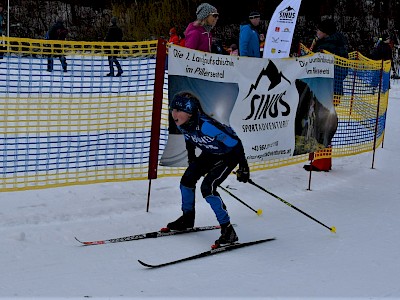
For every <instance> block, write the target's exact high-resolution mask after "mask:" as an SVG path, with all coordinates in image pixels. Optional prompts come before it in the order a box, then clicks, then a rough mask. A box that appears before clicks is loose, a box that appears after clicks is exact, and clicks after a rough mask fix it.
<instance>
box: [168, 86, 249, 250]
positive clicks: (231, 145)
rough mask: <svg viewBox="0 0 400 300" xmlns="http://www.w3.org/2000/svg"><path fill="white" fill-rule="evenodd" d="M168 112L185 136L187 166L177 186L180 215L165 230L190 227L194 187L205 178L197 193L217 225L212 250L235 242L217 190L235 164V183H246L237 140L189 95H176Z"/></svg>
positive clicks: (246, 175)
mask: <svg viewBox="0 0 400 300" xmlns="http://www.w3.org/2000/svg"><path fill="white" fill-rule="evenodd" d="M170 111H171V115H172V118H173V120H174V122H175V124H176V125H177V127H178V129H179V130H180V131H181V132H182V133H183V135H184V136H185V141H186V149H187V150H188V159H189V166H188V168H187V169H186V171H185V173H184V174H183V176H182V178H181V182H180V190H181V195H182V212H183V215H182V216H181V217H179V218H178V219H177V220H176V221H174V222H171V223H169V224H168V225H167V228H168V229H169V230H185V229H187V228H192V227H193V226H194V219H195V189H196V183H197V182H198V181H199V179H200V178H201V177H202V176H205V177H204V179H203V182H202V184H201V193H202V195H203V197H204V198H205V200H206V201H207V202H208V203H209V204H210V206H211V208H212V210H213V211H214V213H215V216H216V217H217V220H218V222H219V224H220V225H221V236H220V237H219V239H217V240H216V241H215V245H213V248H215V247H219V246H223V245H226V244H231V243H234V242H236V241H238V237H237V235H236V232H235V230H234V228H233V226H232V225H231V223H230V217H229V214H228V211H227V210H226V206H225V204H224V202H223V201H222V199H221V197H220V195H219V193H218V192H217V187H218V186H219V185H220V184H221V183H222V182H223V181H224V180H225V179H226V178H227V177H228V175H229V174H230V173H231V172H232V170H233V169H234V168H235V167H236V166H237V165H238V164H239V169H238V170H237V172H236V175H237V179H238V180H239V181H240V182H247V181H248V180H249V178H250V171H249V166H248V164H247V160H246V157H245V154H244V149H243V145H242V142H241V140H240V139H239V137H238V136H237V135H236V133H235V132H234V131H233V129H232V128H231V127H229V126H226V125H224V124H222V123H220V122H218V121H216V120H215V119H213V118H211V117H209V116H208V115H206V114H205V113H204V111H203V110H202V108H201V106H200V102H199V100H198V99H197V98H196V97H195V96H194V95H192V94H191V93H189V92H182V93H179V94H177V95H176V96H175V97H174V98H173V100H172V102H171V105H170ZM196 147H198V148H200V149H201V150H202V152H201V154H200V155H199V156H198V157H196V155H195V148H196Z"/></svg>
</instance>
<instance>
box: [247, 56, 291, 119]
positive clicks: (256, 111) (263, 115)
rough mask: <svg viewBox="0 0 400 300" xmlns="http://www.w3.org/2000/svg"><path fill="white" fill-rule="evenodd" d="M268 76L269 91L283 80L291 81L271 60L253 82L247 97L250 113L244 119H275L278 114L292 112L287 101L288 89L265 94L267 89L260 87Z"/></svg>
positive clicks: (283, 114) (282, 114)
mask: <svg viewBox="0 0 400 300" xmlns="http://www.w3.org/2000/svg"><path fill="white" fill-rule="evenodd" d="M265 77H266V78H267V79H268V80H267V83H268V84H267V86H268V89H267V90H268V91H270V90H272V89H274V88H275V87H276V86H278V85H279V84H280V83H281V82H282V80H286V81H287V82H288V83H289V85H290V84H291V82H290V81H289V79H287V78H286V77H285V76H284V75H283V74H282V72H280V71H279V70H278V68H277V67H276V65H275V64H274V63H273V62H272V61H269V63H268V65H267V67H266V68H264V69H262V70H261V72H260V74H259V75H258V77H257V79H256V82H255V83H254V84H251V86H250V89H249V92H248V93H247V95H246V97H245V99H249V100H250V101H249V113H248V115H247V116H246V117H245V118H244V120H249V119H252V120H265V119H269V118H272V119H275V118H277V117H278V116H283V117H286V116H287V115H289V114H290V105H289V104H288V103H287V102H286V101H285V99H284V96H285V94H286V91H283V92H280V93H272V94H269V93H267V94H264V93H263V92H264V91H265V89H264V88H263V89H259V85H260V83H262V82H263V81H264V80H263V78H265Z"/></svg>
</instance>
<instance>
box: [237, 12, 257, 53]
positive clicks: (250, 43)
mask: <svg viewBox="0 0 400 300" xmlns="http://www.w3.org/2000/svg"><path fill="white" fill-rule="evenodd" d="M259 24H260V13H259V12H256V11H253V12H251V13H250V14H249V17H248V20H247V21H246V22H245V23H243V24H242V25H240V33H239V55H240V56H249V57H261V54H260V37H259V35H258V25H259Z"/></svg>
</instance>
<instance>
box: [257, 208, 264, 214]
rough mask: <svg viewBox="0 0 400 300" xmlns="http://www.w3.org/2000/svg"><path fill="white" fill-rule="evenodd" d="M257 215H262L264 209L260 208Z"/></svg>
mask: <svg viewBox="0 0 400 300" xmlns="http://www.w3.org/2000/svg"><path fill="white" fill-rule="evenodd" d="M256 213H257V216H261V215H262V213H263V211H262V209H261V208H259V209H257V212H256Z"/></svg>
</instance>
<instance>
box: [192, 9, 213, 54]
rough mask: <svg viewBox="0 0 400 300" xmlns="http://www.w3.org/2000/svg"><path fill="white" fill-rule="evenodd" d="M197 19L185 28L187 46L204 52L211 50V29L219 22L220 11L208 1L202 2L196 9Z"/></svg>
mask: <svg viewBox="0 0 400 300" xmlns="http://www.w3.org/2000/svg"><path fill="white" fill-rule="evenodd" d="M196 17H197V20H196V21H194V22H192V23H190V24H189V25H188V27H187V28H186V30H185V47H187V48H190V49H195V50H200V51H204V52H211V46H212V34H211V30H212V29H213V28H214V26H215V25H216V24H217V21H218V17H219V14H218V11H217V9H216V8H215V7H214V6H212V5H211V4H208V3H202V4H200V5H199V6H198V7H197V10H196Z"/></svg>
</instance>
